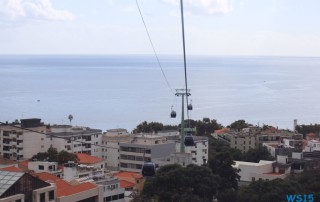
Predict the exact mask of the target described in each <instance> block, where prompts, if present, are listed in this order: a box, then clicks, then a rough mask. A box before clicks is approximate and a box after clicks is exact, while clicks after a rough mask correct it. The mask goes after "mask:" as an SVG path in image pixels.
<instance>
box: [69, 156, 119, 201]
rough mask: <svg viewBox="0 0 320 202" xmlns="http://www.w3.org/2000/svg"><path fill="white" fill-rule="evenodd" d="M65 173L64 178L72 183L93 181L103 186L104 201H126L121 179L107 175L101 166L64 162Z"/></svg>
mask: <svg viewBox="0 0 320 202" xmlns="http://www.w3.org/2000/svg"><path fill="white" fill-rule="evenodd" d="M95 158H97V157H95ZM63 174H64V175H63V176H64V180H66V181H69V182H70V183H72V184H79V183H80V184H81V183H86V182H92V183H94V184H96V185H98V186H101V187H102V192H103V194H102V195H103V201H112V202H124V192H125V190H124V189H123V188H121V187H120V182H119V180H118V179H117V178H115V177H113V176H108V175H106V174H105V172H104V169H103V168H100V167H99V166H97V167H95V166H93V165H84V164H77V163H73V162H70V163H66V164H64V169H63Z"/></svg>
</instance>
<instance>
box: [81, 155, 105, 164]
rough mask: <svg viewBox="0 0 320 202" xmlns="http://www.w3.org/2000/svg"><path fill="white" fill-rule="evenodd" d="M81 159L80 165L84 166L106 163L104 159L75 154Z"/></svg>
mask: <svg viewBox="0 0 320 202" xmlns="http://www.w3.org/2000/svg"><path fill="white" fill-rule="evenodd" d="M75 154H76V155H77V157H78V159H79V161H78V163H82V164H94V163H99V162H102V161H104V159H103V158H98V157H95V156H90V155H88V154H83V153H75Z"/></svg>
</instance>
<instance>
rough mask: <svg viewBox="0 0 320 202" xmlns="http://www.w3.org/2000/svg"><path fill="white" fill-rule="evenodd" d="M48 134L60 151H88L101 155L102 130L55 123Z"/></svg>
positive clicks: (93, 154)
mask: <svg viewBox="0 0 320 202" xmlns="http://www.w3.org/2000/svg"><path fill="white" fill-rule="evenodd" d="M50 129H51V133H49V134H48V137H50V139H51V142H50V145H51V146H52V147H54V148H56V149H57V150H58V151H62V150H66V151H67V152H71V153H86V154H89V155H92V156H99V154H100V153H99V152H100V144H101V137H102V131H101V130H98V129H91V128H89V127H78V126H76V127H71V126H69V125H53V126H51V128H50Z"/></svg>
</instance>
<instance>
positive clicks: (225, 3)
mask: <svg viewBox="0 0 320 202" xmlns="http://www.w3.org/2000/svg"><path fill="white" fill-rule="evenodd" d="M161 1H162V2H165V3H168V4H174V5H179V4H180V0H161ZM184 6H185V7H187V8H190V9H191V12H192V13H197V14H209V15H213V14H224V13H229V12H231V11H232V3H231V0H184Z"/></svg>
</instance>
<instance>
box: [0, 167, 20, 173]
mask: <svg viewBox="0 0 320 202" xmlns="http://www.w3.org/2000/svg"><path fill="white" fill-rule="evenodd" d="M0 170H3V171H9V172H23V171H22V170H21V169H20V168H17V167H15V166H9V167H5V168H0Z"/></svg>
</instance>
